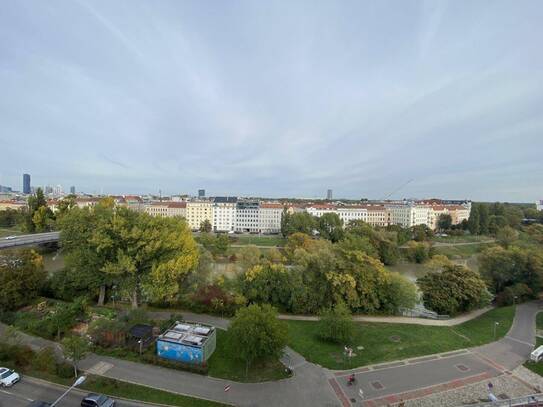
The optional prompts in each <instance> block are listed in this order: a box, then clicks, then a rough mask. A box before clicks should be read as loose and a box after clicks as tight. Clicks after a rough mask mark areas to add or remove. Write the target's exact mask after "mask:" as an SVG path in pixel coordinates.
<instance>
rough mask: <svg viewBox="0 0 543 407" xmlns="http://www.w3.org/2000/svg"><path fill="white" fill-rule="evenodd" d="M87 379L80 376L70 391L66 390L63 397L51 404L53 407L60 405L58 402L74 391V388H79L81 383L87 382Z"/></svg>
mask: <svg viewBox="0 0 543 407" xmlns="http://www.w3.org/2000/svg"><path fill="white" fill-rule="evenodd" d="M85 379H86V377H85V376H80V377H78V378H77V380H76V381H75V383H74V384H72V385H71V386H70V387H69V388H68V390H66V391H65V392H64V393H62V395H61V396H60V397H59V398H58V399H56V400H55V401H54V402H53V404H51V407H55V406H56V405H57V404H58V402H59V401H60V400H62V399H63V398H64V397H65V396H66V395H67V394H68V393H69V392H70V391H72V389H73V388H74V387H77V386H79V385H80V384H81V383H83V382H84V381H85Z"/></svg>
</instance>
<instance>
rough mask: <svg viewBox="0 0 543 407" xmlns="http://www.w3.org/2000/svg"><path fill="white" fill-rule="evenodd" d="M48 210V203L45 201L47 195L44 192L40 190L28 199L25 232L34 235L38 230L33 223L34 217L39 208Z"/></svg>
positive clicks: (25, 213)
mask: <svg viewBox="0 0 543 407" xmlns="http://www.w3.org/2000/svg"><path fill="white" fill-rule="evenodd" d="M41 207H45V208H47V201H46V200H45V195H44V194H43V190H42V189H41V188H38V189H37V190H36V193H35V194H34V195H31V196H29V197H28V210H27V211H25V212H24V218H25V223H24V224H25V230H26V232H29V233H32V232H34V231H35V230H36V226H35V224H34V222H33V219H34V215H35V213H36V212H37V211H38V209H39V208H41Z"/></svg>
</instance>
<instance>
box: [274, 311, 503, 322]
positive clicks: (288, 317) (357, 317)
mask: <svg viewBox="0 0 543 407" xmlns="http://www.w3.org/2000/svg"><path fill="white" fill-rule="evenodd" d="M493 308H494V307H490V306H489V307H485V308H481V309H478V310H475V311H472V312H468V313H467V314H463V315H460V316H458V317H455V318H451V319H443V320H437V319H427V318H410V317H395V316H390V317H387V316H383V317H377V316H376V317H372V316H365V315H354V316H353V320H354V321H356V322H385V323H388V324H414V325H429V326H454V325H459V324H461V323H464V322H466V321H470V320H472V319H475V318H477V317H478V316H480V315H482V314H484V313H485V312H487V311H490V310H491V309H493ZM279 319H284V320H294V321H318V320H319V317H318V316H314V315H288V314H281V315H279Z"/></svg>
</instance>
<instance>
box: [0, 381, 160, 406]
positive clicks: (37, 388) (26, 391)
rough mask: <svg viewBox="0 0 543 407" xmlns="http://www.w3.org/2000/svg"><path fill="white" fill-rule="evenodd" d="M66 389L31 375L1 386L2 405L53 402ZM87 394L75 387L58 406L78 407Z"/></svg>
mask: <svg viewBox="0 0 543 407" xmlns="http://www.w3.org/2000/svg"><path fill="white" fill-rule="evenodd" d="M65 391H66V389H65V388H64V387H61V386H56V385H54V384H49V383H45V382H42V381H40V380H35V379H33V378H30V377H23V379H22V380H21V381H20V382H19V383H16V384H14V385H13V386H12V387H8V388H4V387H2V388H0V407H26V406H28V404H30V402H32V401H34V400H41V401H46V402H48V403H52V402H53V401H55V400H56V399H57V398H58V397H60V395H61V394H62V393H64V392H65ZM87 394H88V392H85V391H80V390H77V389H74V390H72V391H71V392H70V393H68V395H67V396H66V397H65V398H63V399H62V400H61V401H60V403H58V404H57V406H58V407H78V406H80V405H81V399H82V398H83V397H84V396H86V395H87ZM115 406H116V407H149V406H151V404H145V403H132V402H128V401H119V400H117V402H116V404H115Z"/></svg>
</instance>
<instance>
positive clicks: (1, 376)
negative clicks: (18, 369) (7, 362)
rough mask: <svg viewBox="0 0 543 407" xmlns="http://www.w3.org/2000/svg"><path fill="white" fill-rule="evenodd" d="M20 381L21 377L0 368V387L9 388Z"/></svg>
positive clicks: (11, 371) (4, 368)
mask: <svg viewBox="0 0 543 407" xmlns="http://www.w3.org/2000/svg"><path fill="white" fill-rule="evenodd" d="M19 380H21V376H19V374H18V373H15V372H14V371H13V370H10V369H8V368H6V367H0V385H2V386H5V387H11V386H13V385H14V384H15V383H17V382H18V381H19Z"/></svg>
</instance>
